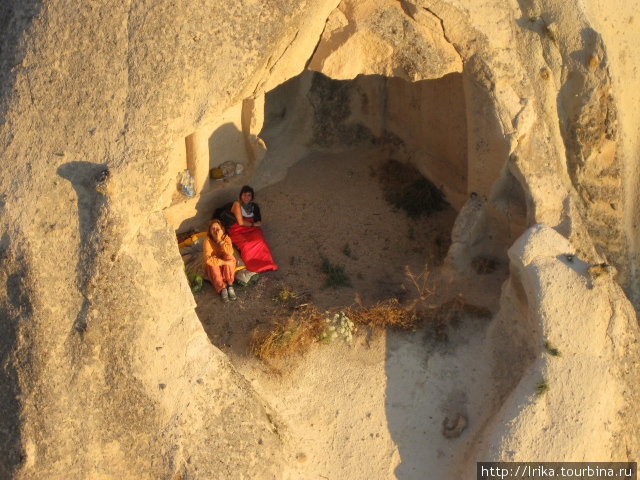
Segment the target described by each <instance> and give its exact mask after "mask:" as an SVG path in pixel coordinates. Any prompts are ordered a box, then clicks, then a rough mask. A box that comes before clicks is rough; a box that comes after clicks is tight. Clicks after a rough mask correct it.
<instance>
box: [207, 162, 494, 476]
mask: <svg viewBox="0 0 640 480" xmlns="http://www.w3.org/2000/svg"><path fill="white" fill-rule="evenodd" d="M387 158H389V157H387V156H382V155H381V154H379V153H376V152H375V151H364V152H357V153H349V154H343V155H334V156H329V155H324V156H321V155H316V156H312V157H309V158H306V159H304V160H302V161H300V162H299V163H297V164H296V165H295V166H294V167H292V168H291V169H290V170H289V172H288V175H287V177H286V178H285V180H283V181H282V182H280V183H278V184H276V185H273V186H271V187H269V188H267V189H264V190H262V191H259V192H257V194H256V201H257V202H259V203H260V207H261V210H262V212H263V221H264V232H265V237H266V239H267V242H268V243H269V245H270V247H271V249H272V253H273V256H274V259H275V261H276V263H278V265H279V270H278V271H277V272H268V273H264V274H261V278H260V281H259V282H258V284H256V285H255V286H253V287H251V288H248V289H244V290H243V289H240V288H238V289H237V292H238V297H239V299H238V301H236V302H230V303H228V304H222V303H221V302H220V300H219V298H218V296H217V295H216V294H215V292H214V291H213V289H212V287H211V286H210V285H209V284H208V283H207V284H206V286H205V289H204V290H203V291H202V292H201V293H199V294H197V295H196V297H195V298H196V301H197V303H198V307H197V312H198V315H199V317H200V319H201V320H202V322H203V325H204V327H205V330H206V331H207V334H208V335H209V338H210V339H211V341H212V343H213V344H214V345H216V346H217V347H219V348H220V349H222V350H223V351H224V352H225V353H226V354H227V355H228V356H229V358H230V359H231V361H232V363H233V364H234V366H235V367H236V368H237V369H238V371H239V372H240V373H242V374H243V375H244V376H245V377H246V378H247V379H248V380H249V381H250V382H251V384H252V385H253V386H254V388H255V389H256V390H257V391H258V392H259V393H260V394H261V395H262V396H263V397H264V398H265V399H266V400H267V401H268V402H269V403H270V404H271V405H272V406H273V408H274V409H275V410H276V411H277V412H278V415H279V416H280V420H281V421H282V422H283V423H284V424H285V425H287V431H286V432H283V434H284V435H287V436H288V437H289V438H290V440H291V441H292V444H293V445H295V446H296V449H297V451H296V452H295V454H296V457H295V458H293V459H292V462H291V464H292V470H291V472H289V477H290V478H292V479H322V478H325V479H332V480H333V479H347V478H348V479H350V480H357V479H362V480H365V479H367V480H371V479H394V478H397V479H401V480H413V479H415V480H418V479H424V478H427V476H426V475H427V472H428V477H429V478H441V479H444V478H455V469H456V467H457V465H458V464H459V462H460V459H461V456H463V455H464V452H465V450H466V448H467V447H468V446H469V445H470V443H471V442H472V437H473V429H474V427H475V426H476V425H477V424H478V423H479V422H481V418H482V412H483V410H486V409H487V408H488V405H487V402H488V401H489V396H488V395H489V391H488V389H487V388H484V387H483V385H486V384H487V383H486V382H488V381H490V371H489V370H490V359H489V358H488V354H487V352H485V351H484V349H483V340H484V337H485V333H486V330H487V326H488V324H489V322H488V321H487V320H486V319H485V320H480V319H473V318H464V319H463V320H462V321H461V322H460V324H459V325H458V326H457V327H456V328H455V329H453V328H452V329H450V330H449V332H448V339H447V341H444V342H443V341H438V340H436V339H435V338H434V336H433V335H429V329H428V327H422V328H420V329H418V330H417V331H414V332H399V331H387V332H382V331H378V332H372V331H368V330H367V331H365V330H362V329H361V331H360V332H358V334H357V335H356V336H355V338H354V342H353V344H352V345H347V344H345V343H344V342H341V341H334V342H333V343H331V344H329V345H324V344H323V345H315V346H313V347H312V348H311V350H310V351H309V352H307V353H306V354H305V355H304V356H302V357H296V358H292V359H289V360H288V361H286V362H281V363H278V364H272V365H265V364H264V363H263V362H261V361H259V360H257V359H256V358H255V357H254V356H252V355H251V353H250V352H249V348H248V346H249V338H250V335H251V332H252V330H253V329H254V328H256V327H259V326H262V327H264V326H266V325H268V324H269V323H270V321H271V320H270V319H271V318H272V317H273V315H274V314H275V313H276V312H277V310H278V309H279V308H281V307H279V306H278V305H277V304H276V303H275V302H273V301H272V298H273V296H274V295H275V294H276V293H277V292H278V291H279V290H280V289H281V288H282V287H283V286H287V287H288V288H290V289H293V290H294V291H296V292H306V294H305V297H304V299H305V301H309V302H313V303H315V304H316V305H317V306H318V307H319V308H320V309H330V310H333V311H335V310H337V309H340V308H341V307H342V308H344V307H345V306H349V305H354V304H355V303H356V302H362V303H363V304H364V305H370V304H372V303H374V302H376V301H378V300H382V299H386V298H391V297H396V298H399V299H400V300H406V299H408V298H411V297H412V296H413V295H415V288H414V287H413V286H412V284H411V282H410V281H409V279H408V277H407V274H406V268H409V269H410V270H411V271H412V272H414V273H420V272H423V271H424V269H425V265H426V266H428V269H429V271H430V286H431V288H432V289H433V290H434V301H435V300H438V299H440V300H442V299H447V298H450V297H452V296H454V295H457V294H461V295H463V297H464V298H465V299H466V300H467V301H468V302H469V303H473V304H477V305H482V306H486V307H488V308H490V309H491V310H492V311H494V312H495V310H496V309H497V305H498V297H499V293H500V285H501V283H502V282H503V281H504V279H505V278H506V271H505V267H504V266H502V267H501V268H499V269H498V270H497V271H496V272H494V273H492V274H490V275H476V274H470V275H469V276H468V277H466V278H457V279H455V281H454V280H452V278H453V277H452V276H451V275H449V274H448V273H447V270H446V269H445V268H444V267H442V266H441V261H442V258H443V256H444V254H445V253H446V248H447V246H448V239H449V234H450V231H451V227H452V225H453V221H454V219H455V214H456V212H455V211H453V210H452V209H447V210H445V211H443V212H440V213H438V214H435V215H433V216H432V217H429V218H423V219H420V220H417V221H415V220H410V219H409V218H408V217H407V216H406V215H405V214H404V213H403V212H400V211H397V210H394V209H393V208H392V207H391V206H389V205H388V204H387V203H386V201H385V200H384V198H383V195H382V190H381V188H380V185H379V182H378V179H377V178H376V176H375V175H374V172H375V171H376V169H377V168H378V167H379V166H380V165H381V164H382V163H383V162H384V161H385V160H387ZM321 256H324V257H326V258H328V259H329V260H330V261H331V262H332V263H334V264H339V265H342V266H343V267H344V269H345V271H346V273H347V274H348V275H349V277H350V279H351V282H352V287H342V288H339V289H331V288H326V287H325V275H324V274H323V273H322V271H321V268H320V265H321ZM458 414H462V415H464V416H465V417H466V418H467V419H468V422H469V426H468V428H467V429H466V430H465V431H464V432H463V433H462V435H461V436H460V437H458V438H454V439H449V438H445V437H444V436H443V435H442V422H443V420H444V418H445V417H449V418H451V417H454V416H456V415H458Z"/></svg>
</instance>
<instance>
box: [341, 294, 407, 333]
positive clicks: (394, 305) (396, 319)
mask: <svg viewBox="0 0 640 480" xmlns="http://www.w3.org/2000/svg"><path fill="white" fill-rule="evenodd" d="M347 316H348V317H349V318H350V319H351V321H353V323H355V324H357V325H366V326H369V327H378V328H397V329H402V330H411V329H413V328H415V327H416V325H417V324H418V322H419V317H418V315H416V312H415V310H411V309H410V310H408V309H407V308H404V307H402V306H401V305H400V302H398V299H396V298H390V299H387V300H383V301H380V302H378V303H376V304H375V305H372V306H370V307H363V306H358V307H355V308H350V309H348V310H347Z"/></svg>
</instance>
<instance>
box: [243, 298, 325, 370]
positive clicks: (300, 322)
mask: <svg viewBox="0 0 640 480" xmlns="http://www.w3.org/2000/svg"><path fill="white" fill-rule="evenodd" d="M324 324H325V322H324V317H323V315H322V314H321V313H320V312H319V311H318V310H317V309H316V308H315V306H313V305H306V306H304V307H302V308H300V309H298V310H294V311H293V312H292V313H291V315H290V316H288V317H286V318H280V319H278V320H276V323H275V325H274V326H273V328H271V329H270V330H269V331H267V332H260V331H258V330H254V332H253V334H252V338H251V344H250V348H251V351H252V352H253V354H254V355H256V356H257V357H258V358H260V359H262V360H269V359H276V358H280V357H284V356H289V355H293V354H297V353H304V352H305V351H307V350H308V349H309V347H310V346H311V344H313V343H314V342H315V341H316V340H317V339H318V336H319V335H320V334H321V333H322V330H323V329H324Z"/></svg>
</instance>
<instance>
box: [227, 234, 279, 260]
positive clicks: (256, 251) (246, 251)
mask: <svg viewBox="0 0 640 480" xmlns="http://www.w3.org/2000/svg"><path fill="white" fill-rule="evenodd" d="M227 233H228V234H229V236H230V237H231V241H232V242H233V244H234V245H235V246H236V248H237V249H238V250H239V251H240V256H241V257H242V261H243V262H244V264H245V265H246V266H247V269H248V270H249V271H251V272H265V271H267V270H277V269H278V266H277V265H276V264H275V263H273V258H272V257H271V251H270V250H269V247H268V246H267V242H265V241H264V236H263V235H262V229H261V228H260V227H245V226H241V225H238V224H237V223H236V224H234V225H231V226H230V227H229V228H228V229H227Z"/></svg>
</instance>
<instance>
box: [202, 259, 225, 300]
mask: <svg viewBox="0 0 640 480" xmlns="http://www.w3.org/2000/svg"><path fill="white" fill-rule="evenodd" d="M223 266H225V265H223ZM204 269H205V270H206V272H207V276H208V277H209V281H210V282H211V284H212V285H213V288H214V289H215V291H216V292H218V293H220V292H221V291H222V289H223V288H226V286H227V284H226V283H225V281H224V279H223V272H222V271H221V269H220V267H219V266H218V265H208V264H207V265H205V266H204Z"/></svg>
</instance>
